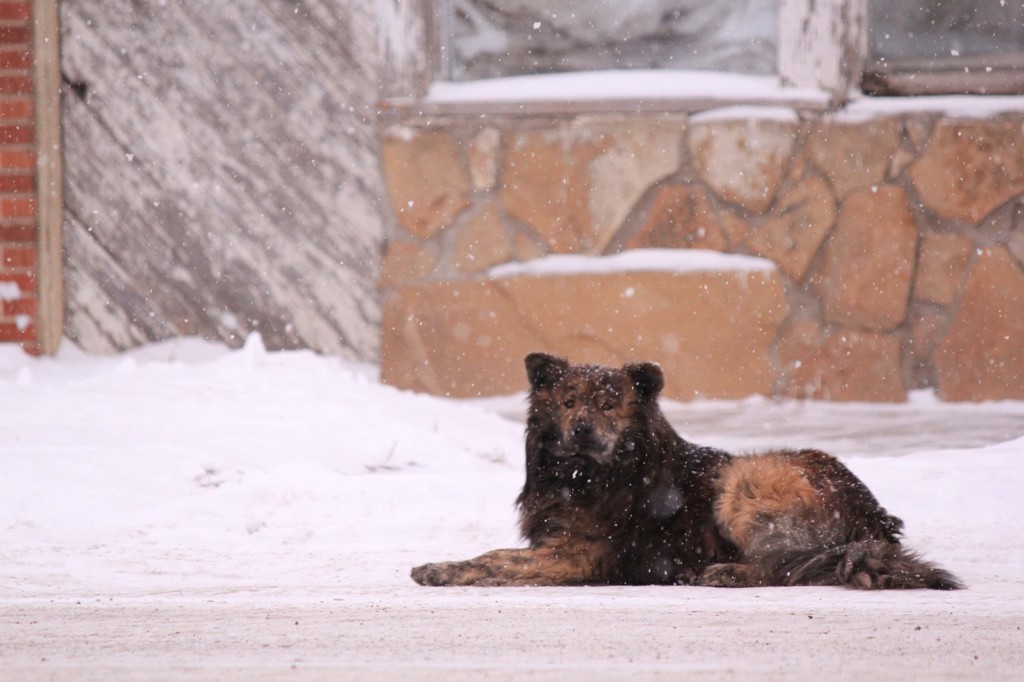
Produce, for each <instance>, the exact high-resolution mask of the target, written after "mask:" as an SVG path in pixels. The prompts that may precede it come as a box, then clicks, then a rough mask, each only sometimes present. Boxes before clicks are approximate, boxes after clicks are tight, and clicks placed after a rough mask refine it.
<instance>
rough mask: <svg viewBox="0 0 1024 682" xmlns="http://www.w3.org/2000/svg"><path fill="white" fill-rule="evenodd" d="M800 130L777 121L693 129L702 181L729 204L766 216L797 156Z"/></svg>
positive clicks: (693, 151) (694, 152)
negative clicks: (797, 131) (795, 152)
mask: <svg viewBox="0 0 1024 682" xmlns="http://www.w3.org/2000/svg"><path fill="white" fill-rule="evenodd" d="M795 137H796V124H795V123H787V122H782V121H771V120H722V121H706V122H697V123H691V125H690V128H689V136H688V144H689V149H690V154H691V157H692V159H693V163H694V166H695V167H696V169H697V172H698V173H700V176H701V178H703V180H704V181H705V182H706V183H707V184H708V186H709V187H711V189H712V190H713V191H714V192H715V194H717V195H718V196H720V197H721V198H722V199H724V200H725V201H728V202H730V203H733V204H736V205H738V206H742V207H743V208H745V209H747V210H748V211H751V212H753V213H763V212H764V211H765V210H767V209H768V207H769V206H771V204H772V202H773V201H774V200H775V194H776V192H777V191H778V189H779V186H780V185H781V184H782V179H783V178H784V177H785V176H786V168H787V166H788V165H789V163H790V161H791V157H792V155H793V145H794V143H795Z"/></svg>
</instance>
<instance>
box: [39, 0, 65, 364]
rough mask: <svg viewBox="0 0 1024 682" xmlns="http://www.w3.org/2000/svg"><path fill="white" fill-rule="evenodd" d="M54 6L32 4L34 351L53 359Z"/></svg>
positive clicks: (58, 257) (58, 259)
mask: <svg viewBox="0 0 1024 682" xmlns="http://www.w3.org/2000/svg"><path fill="white" fill-rule="evenodd" d="M57 3H58V0H33V1H32V17H33V23H34V30H33V52H34V53H35V66H34V68H35V74H34V76H35V105H36V136H37V139H36V144H37V149H38V157H37V158H38V161H37V173H38V176H37V181H36V187H37V191H38V201H39V204H38V206H39V211H38V217H37V221H38V223H37V226H38V235H39V237H38V239H39V242H38V243H39V254H38V258H39V260H38V263H39V266H38V272H37V276H38V278H39V279H38V297H39V298H38V309H37V312H36V320H35V329H36V350H37V351H38V352H39V353H42V354H45V355H53V354H54V353H56V352H57V348H58V347H59V346H60V340H61V337H62V336H63V329H64V284H63V269H64V268H63V255H62V254H63V249H62V236H61V235H62V223H63V221H64V193H63V181H64V173H63V164H62V158H61V157H62V155H63V149H62V147H61V128H60V23H59V21H60V20H59V13H58V8H57Z"/></svg>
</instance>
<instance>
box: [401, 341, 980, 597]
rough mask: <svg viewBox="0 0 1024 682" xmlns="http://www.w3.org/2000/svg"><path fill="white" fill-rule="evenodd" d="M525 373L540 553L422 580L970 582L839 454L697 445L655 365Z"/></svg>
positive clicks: (506, 554)
mask: <svg viewBox="0 0 1024 682" xmlns="http://www.w3.org/2000/svg"><path fill="white" fill-rule="evenodd" d="M526 373H527V377H528V379H529V383H530V395H529V417H528V420H527V426H526V481H525V484H524V485H523V490H522V493H521V494H520V495H519V497H518V499H517V501H516V503H517V506H518V508H519V513H520V529H521V531H522V535H523V537H524V539H526V540H527V541H528V542H529V547H528V548H523V549H499V550H495V551H492V552H487V553H486V554H483V555H481V556H479V557H477V558H475V559H469V560H467V561H451V562H440V563H430V564H425V565H423V566H418V567H416V568H414V569H412V579H413V580H415V581H416V582H417V583H419V584H421V585H479V586H516V585H664V584H684V585H701V586H713V587H756V586H770V585H780V586H781V585H841V586H846V587H851V588H857V589H899V588H903V589H908V588H930V589H936V590H954V589H960V588H962V587H963V584H962V583H961V582H960V581H959V580H958V579H957V578H956V577H955V576H954V575H952V574H951V573H949V572H947V571H945V570H943V569H942V568H939V567H938V566H936V565H934V564H932V563H929V562H927V561H925V560H923V559H921V558H920V557H919V556H918V555H917V554H915V553H914V552H912V551H909V550H907V549H905V548H904V547H903V546H902V545H901V544H900V533H901V530H902V527H903V522H902V521H901V520H900V519H898V518H896V517H895V516H893V515H891V514H889V513H888V512H887V511H886V510H885V509H884V508H882V506H881V505H880V504H879V503H878V500H876V499H875V496H874V495H873V494H872V493H871V491H870V490H868V488H867V486H865V485H864V483H862V482H861V481H860V479H858V478H857V477H856V476H854V474H853V473H852V472H851V471H850V470H849V469H847V468H846V467H845V466H844V465H843V464H842V463H841V462H840V461H839V460H838V459H836V458H835V457H832V456H831V455H828V454H826V453H824V452H820V451H818V450H778V451H770V452H765V453H761V454H754V455H746V456H735V455H732V454H729V453H727V452H724V451H722V450H718V449H715V448H710V447H701V446H698V445H694V444H693V443H689V442H687V441H686V440H684V439H683V438H682V437H680V436H679V435H678V434H677V433H676V431H675V430H674V429H673V428H672V426H671V425H670V424H669V423H668V421H667V419H666V418H665V416H664V414H663V413H662V411H661V408H660V407H659V405H658V395H659V393H660V392H661V390H662V388H663V387H664V383H665V380H664V375H663V373H662V370H661V368H660V367H659V366H658V365H657V364H654V363H649V362H644V363H633V364H627V365H625V366H623V367H621V368H612V367H605V366H600V365H573V364H570V363H569V362H568V361H567V360H565V359H563V358H559V357H554V356H551V355H547V354H544V353H532V354H530V355H528V356H527V357H526Z"/></svg>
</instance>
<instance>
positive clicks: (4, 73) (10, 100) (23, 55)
mask: <svg viewBox="0 0 1024 682" xmlns="http://www.w3.org/2000/svg"><path fill="white" fill-rule="evenodd" d="M32 38H33V36H32V3H31V2H29V1H28V0H0V342H17V343H20V344H22V346H23V347H24V348H25V349H26V350H27V351H29V352H37V351H38V350H39V348H38V344H37V338H36V314H37V300H38V296H37V281H38V269H37V266H38V235H37V224H36V222H37V221H36V218H37V203H38V199H37V186H36V178H37V172H36V159H37V137H36V127H35V88H34V78H33V70H34V62H33V47H32Z"/></svg>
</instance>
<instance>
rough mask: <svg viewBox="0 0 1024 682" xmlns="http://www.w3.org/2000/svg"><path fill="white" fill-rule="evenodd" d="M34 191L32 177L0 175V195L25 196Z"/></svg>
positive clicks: (26, 175)
mask: <svg viewBox="0 0 1024 682" xmlns="http://www.w3.org/2000/svg"><path fill="white" fill-rule="evenodd" d="M35 189H36V178H35V176H34V175H30V174H28V173H22V174H18V175H0V194H27V193H29V192H34V191H35Z"/></svg>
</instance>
